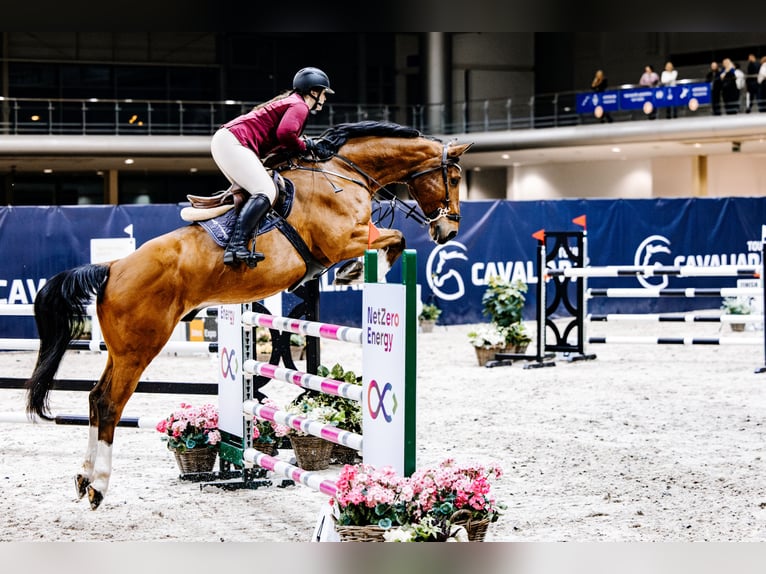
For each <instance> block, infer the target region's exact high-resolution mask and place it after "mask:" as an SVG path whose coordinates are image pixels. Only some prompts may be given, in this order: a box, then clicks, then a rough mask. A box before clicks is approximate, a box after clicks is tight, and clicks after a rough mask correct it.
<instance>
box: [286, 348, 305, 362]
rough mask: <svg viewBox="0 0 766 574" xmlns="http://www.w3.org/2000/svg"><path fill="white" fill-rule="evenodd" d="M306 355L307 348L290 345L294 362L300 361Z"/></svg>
mask: <svg viewBox="0 0 766 574" xmlns="http://www.w3.org/2000/svg"><path fill="white" fill-rule="evenodd" d="M305 353H306V347H297V346H295V345H290V356H291V357H292V358H293V361H300V360H301V359H303V356H304V355H305Z"/></svg>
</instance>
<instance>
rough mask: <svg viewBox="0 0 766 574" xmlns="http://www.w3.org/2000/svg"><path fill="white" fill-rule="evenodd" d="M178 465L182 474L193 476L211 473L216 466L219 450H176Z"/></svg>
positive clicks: (203, 448)
mask: <svg viewBox="0 0 766 574" xmlns="http://www.w3.org/2000/svg"><path fill="white" fill-rule="evenodd" d="M173 454H174V455H175V457H176V464H178V468H179V469H180V470H181V474H193V473H197V472H210V471H211V470H213V466H215V459H216V458H217V457H218V449H217V448H213V447H209V446H205V447H202V448H192V449H187V450H185V451H183V452H180V451H178V450H174V451H173Z"/></svg>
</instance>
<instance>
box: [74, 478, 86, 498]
mask: <svg viewBox="0 0 766 574" xmlns="http://www.w3.org/2000/svg"><path fill="white" fill-rule="evenodd" d="M89 484H90V480H88V478H87V477H86V476H83V475H82V474H78V475H77V476H75V477H74V485H75V488H77V498H78V500H79V499H80V498H82V497H83V496H85V493H86V492H88V485H89Z"/></svg>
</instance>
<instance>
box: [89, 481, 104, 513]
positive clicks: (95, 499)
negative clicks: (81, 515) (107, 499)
mask: <svg viewBox="0 0 766 574" xmlns="http://www.w3.org/2000/svg"><path fill="white" fill-rule="evenodd" d="M88 500H89V501H90V509H91V510H96V509H97V508H98V506H99V504H101V501H102V500H104V495H103V494H101V493H100V492H99V491H98V490H96V489H95V488H93V487H92V486H89V487H88Z"/></svg>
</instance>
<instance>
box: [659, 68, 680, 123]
mask: <svg viewBox="0 0 766 574" xmlns="http://www.w3.org/2000/svg"><path fill="white" fill-rule="evenodd" d="M677 79H678V70H676V69H675V68H674V67H673V62H671V61H670V60H668V61H667V62H665V69H664V70H662V75H661V76H660V83H661V84H662V85H663V86H668V87H673V86H675V85H676V80H677ZM671 91H672V90H668V92H671ZM665 97H666V98H667V93H666V95H665ZM665 117H666V118H675V117H678V107H677V106H676V105H675V102H674V101H673V100H672V99H671V100H670V106H668V107H667V108H666V109H665Z"/></svg>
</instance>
